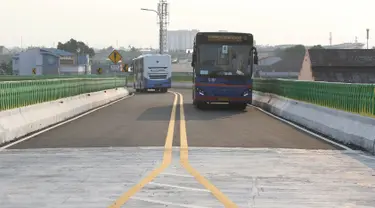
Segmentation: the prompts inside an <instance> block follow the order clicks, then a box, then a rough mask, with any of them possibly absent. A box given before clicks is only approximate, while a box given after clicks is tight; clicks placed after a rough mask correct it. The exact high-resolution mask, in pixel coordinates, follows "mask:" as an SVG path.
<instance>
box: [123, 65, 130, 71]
mask: <svg viewBox="0 0 375 208" xmlns="http://www.w3.org/2000/svg"><path fill="white" fill-rule="evenodd" d="M122 71H123V72H128V71H129V65H128V64H124V67H123V68H122Z"/></svg>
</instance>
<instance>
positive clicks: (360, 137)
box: [253, 92, 375, 154]
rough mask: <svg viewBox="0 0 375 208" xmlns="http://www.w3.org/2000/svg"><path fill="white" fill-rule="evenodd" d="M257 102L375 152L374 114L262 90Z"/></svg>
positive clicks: (257, 93)
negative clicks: (314, 103) (368, 114)
mask: <svg viewBox="0 0 375 208" xmlns="http://www.w3.org/2000/svg"><path fill="white" fill-rule="evenodd" d="M253 104H254V105H256V106H258V107H260V108H262V109H264V110H266V111H269V112H271V113H272V114H275V115H277V116H279V117H282V118H284V119H286V120H289V121H292V122H294V123H296V124H299V125H301V126H303V127H305V128H308V129H311V130H312V131H314V132H317V133H320V134H323V135H325V136H328V137H329V138H331V139H333V140H336V141H338V142H340V143H343V144H345V145H349V146H351V147H355V148H359V149H361V150H365V151H368V152H370V153H373V154H374V153H375V128H374V126H375V119H374V118H370V117H365V116H361V115H357V114H353V113H348V112H345V111H340V110H335V109H330V108H326V107H321V106H318V105H313V104H310V103H305V102H300V101H295V100H291V99H288V98H284V97H280V96H277V95H273V94H266V93H260V92H255V94H254V99H253Z"/></svg>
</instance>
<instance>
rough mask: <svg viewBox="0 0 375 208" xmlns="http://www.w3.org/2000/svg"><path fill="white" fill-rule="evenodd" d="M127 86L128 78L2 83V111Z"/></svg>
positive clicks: (0, 86) (0, 93)
mask: <svg viewBox="0 0 375 208" xmlns="http://www.w3.org/2000/svg"><path fill="white" fill-rule="evenodd" d="M125 84H126V77H108V78H66V79H39V80H23V81H2V82H0V111H1V110H7V109H12V108H18V107H22V106H27V105H32V104H37V103H42V102H47V101H52V100H57V99H60V98H65V97H71V96H75V95H79V94H83V93H90V92H96V91H101V90H106V89H111V88H117V87H124V86H125Z"/></svg>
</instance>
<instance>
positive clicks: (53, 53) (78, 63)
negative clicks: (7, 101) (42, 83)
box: [12, 48, 91, 75]
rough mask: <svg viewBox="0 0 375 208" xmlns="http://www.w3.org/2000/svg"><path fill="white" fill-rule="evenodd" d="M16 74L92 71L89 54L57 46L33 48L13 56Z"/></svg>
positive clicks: (55, 73)
mask: <svg viewBox="0 0 375 208" xmlns="http://www.w3.org/2000/svg"><path fill="white" fill-rule="evenodd" d="M12 67H13V73H14V74H16V75H33V74H35V75H63V74H88V73H90V72H91V69H90V61H89V57H88V56H87V55H84V56H78V57H77V55H76V54H73V53H70V52H67V51H63V50H59V49H55V48H32V49H28V50H26V51H23V52H20V53H18V54H16V55H14V56H13V58H12Z"/></svg>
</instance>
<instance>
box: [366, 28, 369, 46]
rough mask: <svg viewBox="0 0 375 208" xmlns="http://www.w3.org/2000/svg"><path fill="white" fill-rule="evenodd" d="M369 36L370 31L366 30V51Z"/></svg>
mask: <svg viewBox="0 0 375 208" xmlns="http://www.w3.org/2000/svg"><path fill="white" fill-rule="evenodd" d="M369 36H370V29H366V39H367V49H368V39H369Z"/></svg>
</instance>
